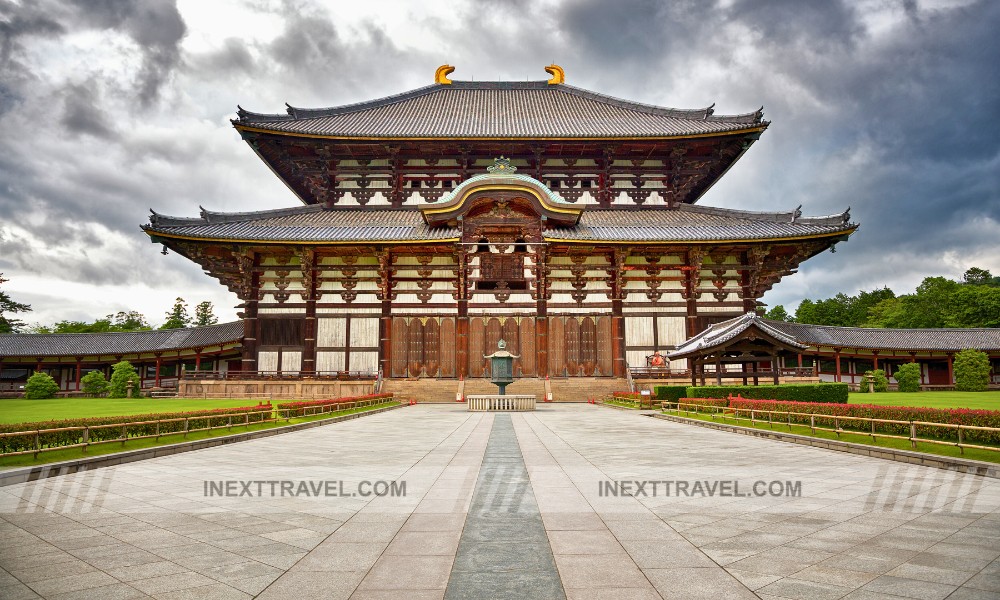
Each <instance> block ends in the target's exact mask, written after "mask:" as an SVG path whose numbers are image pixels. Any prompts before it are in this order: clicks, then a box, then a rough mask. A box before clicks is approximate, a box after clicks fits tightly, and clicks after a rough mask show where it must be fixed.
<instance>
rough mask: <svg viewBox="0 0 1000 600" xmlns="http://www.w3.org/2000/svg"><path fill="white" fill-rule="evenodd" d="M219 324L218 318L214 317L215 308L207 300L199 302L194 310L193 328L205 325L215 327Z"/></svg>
mask: <svg viewBox="0 0 1000 600" xmlns="http://www.w3.org/2000/svg"><path fill="white" fill-rule="evenodd" d="M218 322H219V317H216V316H215V307H214V306H212V303H211V302H209V301H208V300H205V301H204V302H199V303H198V306H196V307H195V308H194V325H195V327H204V326H205V325H215V324H216V323H218Z"/></svg>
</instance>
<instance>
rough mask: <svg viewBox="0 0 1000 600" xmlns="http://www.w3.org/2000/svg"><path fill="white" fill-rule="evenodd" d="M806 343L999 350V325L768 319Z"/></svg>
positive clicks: (840, 346)
mask: <svg viewBox="0 0 1000 600" xmlns="http://www.w3.org/2000/svg"><path fill="white" fill-rule="evenodd" d="M767 322H768V323H770V324H771V325H772V326H773V327H775V328H776V329H779V330H780V331H783V332H785V333H786V334H788V335H789V336H791V337H793V338H795V339H796V340H798V341H799V342H801V343H803V344H808V345H810V346H825V347H834V348H863V349H872V350H940V351H949V352H960V351H962V350H965V349H967V348H975V349H976V350H984V351H996V350H1000V328H981V329H875V328H867V327H833V326H830V325H808V324H805V323H783V322H781V321H767Z"/></svg>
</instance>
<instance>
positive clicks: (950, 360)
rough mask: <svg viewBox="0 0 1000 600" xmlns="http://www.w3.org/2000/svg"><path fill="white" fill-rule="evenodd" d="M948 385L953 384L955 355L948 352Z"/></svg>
mask: <svg viewBox="0 0 1000 600" xmlns="http://www.w3.org/2000/svg"><path fill="white" fill-rule="evenodd" d="M948 385H955V355H954V354H952V353H951V352H949V353H948Z"/></svg>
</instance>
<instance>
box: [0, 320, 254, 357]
mask: <svg viewBox="0 0 1000 600" xmlns="http://www.w3.org/2000/svg"><path fill="white" fill-rule="evenodd" d="M242 339H243V322H242V321H233V322H231V323H219V324H218V325H208V326H206V327H191V328H188V329H157V330H152V331H115V332H107V333H8V334H2V335H0V358H14V357H42V356H108V355H111V356H115V355H119V354H138V353H143V352H159V351H161V350H183V349H187V348H207V347H210V346H219V345H221V344H232V343H234V342H240V341H241V340H242Z"/></svg>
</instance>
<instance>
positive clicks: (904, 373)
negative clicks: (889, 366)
mask: <svg viewBox="0 0 1000 600" xmlns="http://www.w3.org/2000/svg"><path fill="white" fill-rule="evenodd" d="M920 369H921V368H920V365H919V364H918V363H905V364H902V365H900V366H899V369H898V370H897V371H896V374H895V375H894V377H895V378H896V383H897V384H898V385H899V391H901V392H919V391H920V375H921V373H920Z"/></svg>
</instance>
